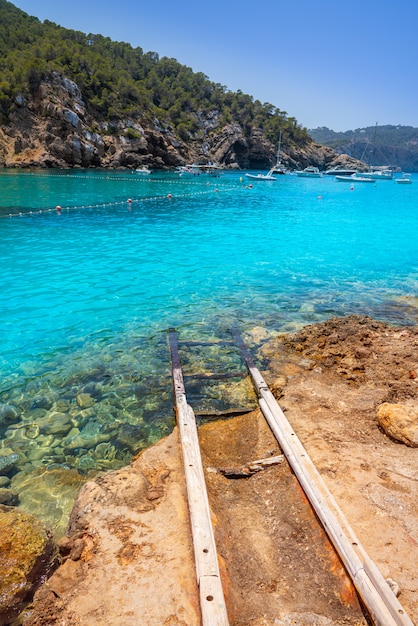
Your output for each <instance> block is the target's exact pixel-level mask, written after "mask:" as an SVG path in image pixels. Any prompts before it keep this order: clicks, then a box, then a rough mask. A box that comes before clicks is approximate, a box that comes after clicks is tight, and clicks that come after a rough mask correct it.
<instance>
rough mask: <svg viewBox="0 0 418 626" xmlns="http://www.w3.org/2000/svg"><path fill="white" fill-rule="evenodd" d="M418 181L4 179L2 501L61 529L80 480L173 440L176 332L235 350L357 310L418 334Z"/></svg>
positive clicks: (229, 366) (204, 364)
mask: <svg viewBox="0 0 418 626" xmlns="http://www.w3.org/2000/svg"><path fill="white" fill-rule="evenodd" d="M414 183H415V184H412V185H409V186H402V185H397V184H395V183H394V182H390V181H378V182H377V183H376V185H370V184H368V185H361V184H358V185H354V189H352V188H351V185H350V184H345V183H338V182H335V180H334V179H332V178H330V177H323V178H320V179H301V178H297V177H295V176H291V175H287V176H282V177H279V178H278V180H277V181H276V182H274V183H271V182H253V186H252V188H249V187H248V179H247V180H246V179H245V177H244V176H243V174H242V173H241V174H240V173H225V174H224V175H222V176H221V177H220V178H216V179H215V178H207V177H204V176H202V177H199V178H194V177H193V178H191V179H186V178H179V177H177V176H176V175H174V174H158V175H156V174H153V175H152V176H151V177H150V178H143V177H140V176H138V175H136V174H132V173H129V172H103V171H70V172H68V171H54V172H26V171H22V172H11V171H3V172H1V173H0V191H1V197H0V204H1V206H0V230H1V235H2V252H1V255H0V272H1V274H0V275H1V287H2V291H1V293H2V299H1V304H0V312H1V319H2V321H3V324H2V326H1V329H0V339H1V354H0V370H1V373H2V383H1V387H0V391H1V397H0V437H1V444H0V445H1V448H0V467H1V463H2V461H1V459H3V465H4V464H6V465H4V467H3V470H1V469H0V488H1V487H4V488H6V489H7V490H8V492H7V494H6V495H8V494H11V493H12V492H13V493H15V494H16V497H18V498H19V499H20V505H21V506H22V507H23V508H27V509H28V510H33V509H35V510H36V512H37V513H39V509H40V508H42V507H39V502H40V501H41V502H44V504H45V506H44V508H45V511H47V512H46V513H45V514H44V517H45V520H46V521H47V522H48V523H49V524H52V525H53V526H54V527H55V528H56V529H58V530H57V532H59V531H60V529H61V530H62V526H63V524H64V522H65V519H66V512H65V508H66V506H67V505H68V503H69V502H70V501H71V498H72V497H73V496H72V494H73V491H72V489H73V490H74V489H76V488H78V485H79V482H78V481H79V480H81V481H83V480H85V479H86V477H88V476H89V475H93V474H94V473H95V472H97V471H98V470H106V469H109V468H117V467H120V466H122V465H124V464H126V463H128V462H129V459H130V458H131V457H132V455H133V454H135V453H136V452H138V451H139V450H141V449H142V448H144V447H146V446H148V445H150V444H151V443H153V442H154V441H156V440H158V438H160V437H161V436H163V435H164V434H166V433H167V432H169V431H170V430H171V428H172V426H173V419H174V417H173V411H172V404H173V400H172V391H171V379H170V357H169V351H168V348H167V337H166V331H167V329H168V328H170V327H176V328H177V329H178V330H179V336H180V338H183V339H200V340H202V339H208V338H212V339H218V340H219V339H229V338H230V337H231V333H232V332H233V330H234V329H235V328H237V329H238V330H239V331H240V332H242V333H253V336H254V337H255V336H258V337H263V336H264V335H265V333H270V334H273V333H276V332H282V331H291V330H294V329H296V328H298V327H299V326H300V325H303V324H306V323H312V322H316V321H320V320H323V319H326V318H327V317H330V316H331V315H346V314H349V313H366V314H370V315H372V316H374V317H376V318H379V319H383V320H388V321H391V322H394V323H399V324H412V323H416V319H417V306H416V305H417V300H416V294H417V282H418V252H417V246H416V241H415V239H416V237H415V233H416V232H417V227H418V223H417V222H418V216H417V211H416V207H417V200H418V179H417V178H415V179H414ZM169 194H171V198H170V197H168V196H169ZM129 200H130V202H129ZM58 205H59V206H60V207H61V209H60V210H57V209H56V207H57V206H58ZM258 327H260V328H262V329H264V330H263V331H261V330H257V328H258ZM254 329H256V330H254ZM182 358H183V362H184V367H185V372H186V373H191V372H196V371H198V372H202V371H205V372H213V371H214V370H215V371H218V370H219V369H221V371H234V372H236V371H238V370H240V369H243V368H244V366H243V363H242V362H241V361H240V358H239V355H238V354H237V353H236V352H234V351H233V350H232V351H231V350H230V349H225V348H218V349H216V350H215V353H214V349H208V348H205V349H203V348H202V349H201V350H197V349H191V348H186V347H185V348H184V350H183V351H182ZM189 393H190V398H191V399H192V400H193V406H195V407H196V408H197V409H201V410H209V409H215V410H220V409H221V408H228V407H231V406H241V405H246V404H249V403H250V404H251V402H253V401H254V399H253V398H252V397H251V393H250V390H249V387H248V385H247V383H246V381H245V380H242V379H239V378H238V379H234V381H233V384H232V385H231V384H226V383H225V381H218V382H211V383H208V384H207V385H206V386H205V390H204V393H203V394H202V393H201V387H200V385H190V387H189ZM16 457H18V458H17V459H16ZM7 458H9V461H10V462H9V465H7ZM4 459H6V461H4ZM7 481H8V482H7ZM69 485H71V488H69ZM64 493H65V494H67V496H65V497H64V495H63V494H64ZM34 502H35V504H34ZM58 502H59V504H58ZM67 508H68V507H67Z"/></svg>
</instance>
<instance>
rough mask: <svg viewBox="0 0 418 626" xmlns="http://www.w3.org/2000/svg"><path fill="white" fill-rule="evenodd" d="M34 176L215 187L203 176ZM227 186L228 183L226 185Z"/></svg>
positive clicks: (42, 174) (28, 173)
mask: <svg viewBox="0 0 418 626" xmlns="http://www.w3.org/2000/svg"><path fill="white" fill-rule="evenodd" d="M132 174H135V172H132ZM34 175H35V174H34V173H33V172H19V176H34ZM36 176H37V177H38V178H41V177H42V178H47V177H49V178H65V179H67V180H97V181H100V180H106V181H112V182H113V181H116V182H135V183H170V185H171V184H174V185H198V186H201V185H202V184H205V185H214V186H215V185H216V183H215V182H212V181H210V180H207V179H205V178H204V175H202V177H201V178H200V180H198V181H197V180H190V179H188V178H187V179H184V180H176V179H173V180H166V179H164V178H157V176H158V175H155V176H154V178H152V177H151V178H142V177H140V176H135V175H132V176H123V177H122V176H121V177H118V176H114V177H113V176H89V175H86V176H82V175H79V174H74V175H72V174H48V173H46V172H45V173H44V172H39V173H38V172H37V173H36ZM193 178H199V177H198V176H196V177H193ZM227 184H228V183H227ZM220 185H223V186H226V184H225V183H220ZM229 185H230V186H235V185H236V181H234V182H232V181H231V182H230V183H229Z"/></svg>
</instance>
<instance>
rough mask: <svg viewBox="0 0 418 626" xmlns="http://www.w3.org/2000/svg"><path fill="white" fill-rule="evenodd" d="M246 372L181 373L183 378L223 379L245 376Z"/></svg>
mask: <svg viewBox="0 0 418 626" xmlns="http://www.w3.org/2000/svg"><path fill="white" fill-rule="evenodd" d="M247 376H248V372H206V373H202V374H183V378H184V380H225V379H228V378H247Z"/></svg>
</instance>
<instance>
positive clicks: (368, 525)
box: [0, 316, 418, 626]
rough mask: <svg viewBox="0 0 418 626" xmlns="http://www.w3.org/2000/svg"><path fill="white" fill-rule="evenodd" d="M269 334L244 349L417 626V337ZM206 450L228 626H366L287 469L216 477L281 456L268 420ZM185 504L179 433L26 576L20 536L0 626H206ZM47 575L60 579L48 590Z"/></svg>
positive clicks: (5, 523)
mask: <svg viewBox="0 0 418 626" xmlns="http://www.w3.org/2000/svg"><path fill="white" fill-rule="evenodd" d="M261 334H262V333H261V332H259V330H258V329H254V332H253V333H252V335H249V336H247V337H246V341H247V343H251V341H252V343H253V349H255V346H256V344H257V345H258V348H257V356H258V358H259V359H261V360H262V361H263V363H264V372H263V375H264V377H265V378H266V380H267V382H268V383H269V385H270V388H271V389H272V390H273V392H274V395H275V396H276V398H277V399H278V400H279V402H280V405H281V407H282V408H283V410H284V411H285V413H286V416H287V418H288V420H289V421H290V423H291V424H292V426H293V428H294V429H295V432H296V433H297V435H298V437H299V438H300V439H301V441H302V443H303V445H304V446H305V448H306V449H307V451H308V454H309V455H310V457H311V458H312V460H313V461H314V463H315V465H316V467H317V468H318V470H319V472H320V473H321V475H322V476H323V478H324V480H325V481H326V483H327V485H328V486H329V488H330V490H331V492H332V494H333V495H334V497H335V498H336V500H337V502H338V504H339V505H340V507H341V508H342V510H343V512H344V514H345V515H346V517H347V519H348V521H349V522H350V524H351V525H352V527H353V530H354V532H355V533H356V535H357V536H358V537H359V538H360V540H361V542H362V543H363V545H364V547H365V548H366V550H367V552H368V554H369V556H370V557H371V558H372V559H373V560H374V561H375V563H376V564H377V566H378V567H379V569H380V571H381V572H382V574H383V575H384V577H385V578H386V579H388V581H390V583H391V585H392V586H393V589H395V590H396V592H397V593H399V594H400V595H399V600H400V601H401V603H402V605H403V606H404V608H405V609H406V610H407V612H408V614H409V616H410V617H411V619H412V620H415V621H417V620H418V612H417V606H418V602H417V598H418V577H417V572H416V560H417V552H418V523H417V520H418V509H417V506H418V505H417V502H418V498H417V495H418V490H417V478H418V476H417V470H416V468H417V447H418V413H417V411H418V404H417V398H418V383H417V380H418V378H417V371H418V327H394V326H389V325H387V324H384V323H382V322H377V321H375V320H372V319H370V318H368V317H364V316H349V317H347V318H340V319H337V318H332V319H330V320H328V321H326V322H322V323H318V324H314V325H312V326H306V327H304V328H303V329H302V330H301V331H299V332H297V333H295V334H292V335H280V336H277V337H270V338H266V339H267V340H265V341H264V342H263V344H262V345H260V344H259V341H258V339H259V337H260V336H261ZM199 438H200V444H201V448H202V455H203V461H204V467H205V472H206V479H207V484H208V490H209V496H210V501H211V507H212V513H213V518H214V522H215V535H216V542H217V546H218V551H219V554H220V557H221V572H222V577H223V582H224V588H225V589H226V598H227V606H228V613H229V616H230V620H231V624H236V625H237V626H238V625H239V626H244V625H247V624H248V625H250V624H251V625H256V626H273V625H275V626H276V625H277V624H283V625H285V624H288V623H297V624H298V625H299V626H302V625H303V626H304V625H306V626H308V625H319V624H331V623H332V624H341V625H342V624H344V625H348V624H352V625H353V626H354V625H357V626H360V625H364V626H365V625H366V621H365V618H364V616H363V614H362V612H361V610H360V608H359V606H358V602H357V600H356V597H355V594H353V590H352V588H351V586H350V584H349V581H347V578H346V576H345V574H344V572H343V571H342V570H341V568H340V565H337V563H338V560H337V561H335V562H334V561H333V559H334V558H335V557H333V556H332V551H331V552H330V551H329V550H328V548H327V549H326V551H325V552H324V551H323V550H324V548H323V546H324V545H326V544H324V543H323V540H321V532H320V530H319V529H318V528H317V526H316V522H314V521H313V519H312V518H311V514H310V513H309V510H310V509H309V507H306V501H305V500H304V499H303V498H302V499H301V498H300V496H298V498H296V499H292V498H294V497H295V496H293V495H292V496H291V493H293V491H294V490H293V489H291V484H293V481H294V478H292V475H291V474H289V473H287V470H286V467H285V466H286V465H287V464H286V463H284V464H280V465H279V466H277V467H270V468H268V469H265V470H264V471H262V472H259V473H257V474H256V475H254V476H250V477H248V478H245V479H244V480H231V479H229V478H228V477H227V476H225V475H224V474H222V473H219V472H218V471H216V469H217V468H219V467H225V466H237V465H242V464H244V463H246V462H248V461H251V460H254V459H255V458H263V456H269V455H270V456H271V455H275V454H279V453H280V450H279V448H278V445H277V442H275V440H274V439H273V438H272V435H271V433H270V431H269V429H268V427H267V426H266V423H265V420H264V418H262V415H261V413H260V412H259V411H255V412H253V413H250V414H247V415H245V416H243V417H240V418H233V419H228V420H223V421H217V422H214V423H210V424H207V425H205V426H202V427H201V428H200V429H199ZM186 502H187V500H186V496H185V485H184V479H183V471H182V465H181V458H180V454H179V446H178V435H177V431H176V430H174V432H173V433H172V434H171V435H169V436H168V437H167V438H165V439H163V440H161V441H160V442H159V443H158V444H156V445H154V446H152V447H151V448H148V449H146V450H145V451H143V452H142V453H140V454H139V455H138V456H137V457H136V458H134V459H133V460H132V463H131V465H130V466H129V467H124V468H121V469H119V470H117V471H113V472H109V473H107V474H103V475H102V476H100V477H98V478H97V479H95V480H92V481H89V482H88V483H86V484H85V485H84V487H83V488H82V489H81V492H80V494H79V497H78V499H77V501H76V503H75V506H74V508H73V512H72V514H71V519H70V524H69V528H68V532H67V534H66V536H65V537H64V538H63V539H61V540H60V541H59V542H58V545H57V546H56V548H55V552H54V553H51V543H50V539H49V538H48V533H47V531H46V530H45V529H42V528H41V529H40V528H39V527H38V528H37V533H38V539H37V540H36V542H35V543H36V545H38V546H39V549H38V552H37V553H36V555H35V553H34V551H33V550H32V549H31V550H28V552H29V557H28V561H27V562H26V563H25V565H23V564H22V555H23V554H24V546H25V543H28V540H27V537H26V535H25V533H22V535H21V537H20V539H19V538H18V526H17V525H16V535H15V539H14V541H13V542H12V543H13V544H14V548H15V549H16V547H17V550H16V551H15V553H14V555H15V556H14V559H15V560H14V567H11V568H10V575H9V574H8V576H5V577H4V580H3V582H2V588H1V593H0V597H1V599H2V604H1V607H0V616H1V617H0V624H13V625H14V624H17V623H19V624H22V625H24V626H41V625H42V626H45V625H51V626H52V625H53V626H58V625H60V626H64V624H68V623H71V624H83V625H85V624H88V625H89V626H96V625H97V626H99V625H102V624H104V623H106V624H108V623H111V624H112V625H114V626H116V625H120V626H122V625H123V626H126V624H127V623H141V624H143V625H145V626H146V625H149V626H154V625H155V624H157V623H159V624H187V626H193V625H194V624H196V625H198V624H199V623H200V616H199V610H198V593H197V588H196V582H195V577H194V559H193V553H192V544H191V537H190V533H189V530H188V526H187V523H186V520H187V504H186ZM285 503H286V504H285ZM18 515H21V512H20V511H19V509H17V508H16V507H13V506H9V507H2V508H1V510H0V529H1V530H0V543H1V545H2V547H4V546H9V547H10V546H11V542H10V541H8V538H9V535H10V527H11V524H10V520H11V519H14V517H15V516H18ZM29 521H30V520H29ZM26 523H28V520H27V522H26ZM33 524H34V526H36V524H37V521H36V520H34V521H33ZM19 541H20V543H19ZM32 544H33V542H31V543H30V545H31V546H32ZM3 554H5V552H4V550H3ZM16 554H17V556H16ZM44 555H47V557H45V556H44ZM308 555H309V556H310V557H312V558H313V563H314V565H312V564H311V561H310V559H308V558H307V556H308ZM10 563H12V560H10ZM40 563H42V564H43V566H44V567H46V569H45V572H44V574H43V577H42V576H41V579H40V569H39V564H40ZM332 563H334V565H333V566H332ZM51 564H52V567H53V568H55V567H56V565H58V568H57V569H55V571H54V573H53V574H52V576H50V577H49V578H48V576H49V574H48V568H51ZM312 567H313V568H314V569H312ZM22 572H23V578H21V579H16V577H15V578H13V576H14V575H16V573H20V574H21V573H22ZM34 572H36V575H34ZM330 572H333V573H332V574H331V573H330ZM35 579H36V580H37V582H38V583H39V582H40V581H42V584H41V586H40V587H39V584H38V590H37V592H36V594H35V598H34V601H33V603H32V604H30V605H28V606H27V608H26V609H25V611H24V613H23V614H22V615H21V616H20V618H19V621H18V622H17V621H16V620H15V621H13V620H14V619H15V616H16V615H17V614H18V611H19V609H20V608H21V601H22V598H23V596H25V595H26V597H27V598H28V597H29V598H30V596H31V594H32V593H33V591H34V588H35V587H36V585H35V587H34V584H33V583H34V580H35ZM312 580H314V581H315V585H314V588H313V594H312V593H311V591H310V583H311V581H312ZM5 583H6V587H5ZM7 584H8V585H9V586H8V587H7ZM16 589H19V593H16V594H15V596H14V595H13V591H16ZM289 620H290V621H289ZM292 620H293V621H292Z"/></svg>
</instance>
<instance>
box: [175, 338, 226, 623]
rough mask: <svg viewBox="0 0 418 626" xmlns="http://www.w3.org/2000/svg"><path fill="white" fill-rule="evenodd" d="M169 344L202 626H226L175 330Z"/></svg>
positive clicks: (192, 422) (204, 488) (207, 501)
mask: <svg viewBox="0 0 418 626" xmlns="http://www.w3.org/2000/svg"><path fill="white" fill-rule="evenodd" d="M169 343H170V351H171V360H172V371H173V383H174V396H175V405H176V413H177V424H178V427H179V431H180V439H181V445H182V452H183V464H184V471H185V477H186V487H187V498H188V502H189V511H190V522H191V529H192V535H193V546H194V553H195V562H196V573H197V582H198V585H199V590H200V598H201V611H202V620H203V626H228V624H229V622H228V616H227V613H226V605H225V599H224V594H223V590H222V583H221V577H220V572H219V565H218V557H217V553H216V545H215V537H214V533H213V528H212V522H211V515H210V507H209V499H208V495H207V491H206V483H205V477H204V472H203V465H202V459H201V455H200V447H199V439H198V434H197V427H196V420H195V416H194V413H193V410H192V408H191V407H190V406H189V405H188V404H187V398H186V391H185V387H184V381H183V375H182V371H181V364H180V357H179V353H178V348H177V341H176V333H175V331H170V333H169ZM209 597H210V598H211V599H208V598H209Z"/></svg>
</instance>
